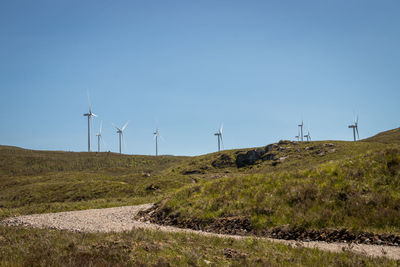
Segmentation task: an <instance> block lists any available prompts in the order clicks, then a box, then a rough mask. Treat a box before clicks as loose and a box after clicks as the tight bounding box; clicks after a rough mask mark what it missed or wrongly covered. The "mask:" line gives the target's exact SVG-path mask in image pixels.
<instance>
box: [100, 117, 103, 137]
mask: <svg viewBox="0 0 400 267" xmlns="http://www.w3.org/2000/svg"><path fill="white" fill-rule="evenodd" d="M102 129H103V121H101V122H100V131H99V134H100V136H101V130H102Z"/></svg>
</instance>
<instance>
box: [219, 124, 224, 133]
mask: <svg viewBox="0 0 400 267" xmlns="http://www.w3.org/2000/svg"><path fill="white" fill-rule="evenodd" d="M223 128H224V124H223V123H221V127H219V133H220V134H222V129H223Z"/></svg>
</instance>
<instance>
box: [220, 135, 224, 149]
mask: <svg viewBox="0 0 400 267" xmlns="http://www.w3.org/2000/svg"><path fill="white" fill-rule="evenodd" d="M219 138H221V146H222V149H224V141H223V140H222V134H221V135H220V136H219Z"/></svg>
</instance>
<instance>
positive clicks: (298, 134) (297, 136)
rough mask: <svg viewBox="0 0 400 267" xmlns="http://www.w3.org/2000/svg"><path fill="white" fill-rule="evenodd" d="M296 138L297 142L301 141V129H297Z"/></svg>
mask: <svg viewBox="0 0 400 267" xmlns="http://www.w3.org/2000/svg"><path fill="white" fill-rule="evenodd" d="M294 138H296V139H297V142H299V139H300V132H299V129H297V135H296V136H295V137H294Z"/></svg>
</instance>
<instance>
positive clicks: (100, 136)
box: [96, 121, 103, 152]
mask: <svg viewBox="0 0 400 267" xmlns="http://www.w3.org/2000/svg"><path fill="white" fill-rule="evenodd" d="M102 128H103V121H101V122H100V130H99V132H98V133H97V134H96V136H97V152H100V139H101V138H103V136H102V135H101V129H102Z"/></svg>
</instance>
